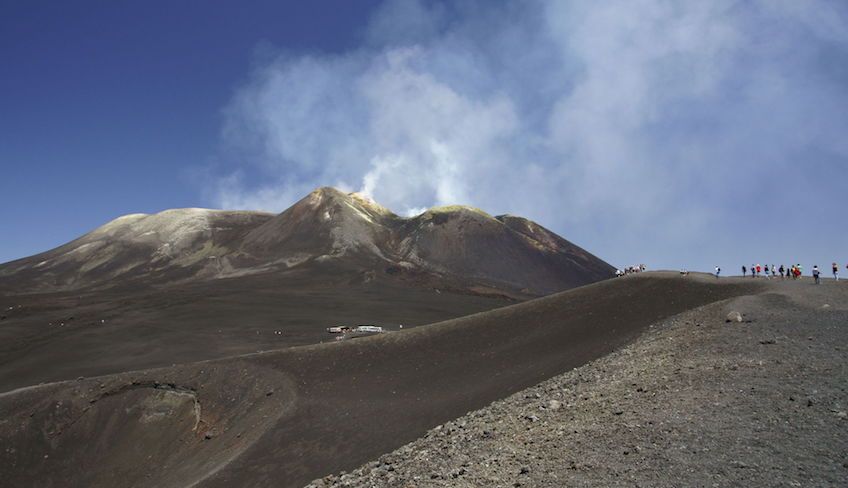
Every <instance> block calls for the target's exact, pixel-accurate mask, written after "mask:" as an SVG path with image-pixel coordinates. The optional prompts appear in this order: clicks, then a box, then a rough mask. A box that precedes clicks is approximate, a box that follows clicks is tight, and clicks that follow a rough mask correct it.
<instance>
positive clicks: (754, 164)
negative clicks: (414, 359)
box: [0, 0, 848, 272]
mask: <svg viewBox="0 0 848 488" xmlns="http://www.w3.org/2000/svg"><path fill="white" fill-rule="evenodd" d="M284 3H287V4H288V5H286V4H284ZM278 4H279V5H278ZM132 5H134V7H131V8H129V7H118V6H117V2H91V3H90V4H88V5H86V4H84V3H78V2H75V3H74V4H73V6H70V3H68V6H65V7H62V6H59V7H56V6H49V7H48V6H39V5H38V4H37V3H36V2H18V3H17V4H12V5H11V6H8V5H6V6H3V7H0V9H2V10H0V60H2V62H3V64H2V66H3V69H2V73H0V164H2V169H3V174H2V177H0V203H1V204H2V208H0V217H2V220H3V229H4V232H3V239H2V240H0V261H6V260H10V259H14V258H17V257H22V256H25V255H29V254H33V253H35V252H39V251H43V250H46V249H48V248H50V247H53V246H55V245H58V244H61V243H63V242H66V241H68V240H70V239H72V238H74V237H77V236H78V235H80V234H82V233H84V232H86V231H88V230H90V229H92V228H94V227H96V226H98V225H100V224H102V223H105V222H106V221H108V220H110V219H112V218H114V217H116V216H118V215H121V214H126V213H133V212H148V213H149V212H155V211H159V210H163V209H166V208H172V207H185V206H207V207H217V208H252V209H265V210H273V211H279V210H282V209H284V208H286V207H287V206H288V205H290V204H291V203H293V202H294V201H296V200H297V199H299V198H300V197H302V196H303V195H305V194H306V193H308V192H309V191H310V190H311V189H313V188H315V187H318V186H324V185H332V186H338V187H341V188H343V189H347V190H350V191H354V190H355V191H363V192H366V193H368V194H370V195H371V196H372V197H373V198H374V199H376V200H377V201H379V202H381V203H383V204H384V205H386V206H388V207H389V208H391V209H393V210H394V211H396V212H397V213H401V214H414V213H416V212H418V211H420V210H421V209H422V208H426V207H429V206H432V205H437V204H450V203H465V204H470V205H474V206H478V207H481V208H483V209H485V210H487V211H488V212H490V213H492V214H499V213H512V214H517V215H522V216H526V217H529V218H531V219H534V220H536V221H537V222H539V223H541V224H542V225H545V226H546V227H548V228H550V229H552V230H554V231H556V232H558V233H559V234H561V235H563V236H564V237H566V238H568V239H570V240H572V241H574V242H575V243H577V244H579V245H581V246H583V247H585V248H586V249H588V250H590V251H592V252H594V253H595V254H597V255H598V256H600V257H601V258H603V259H605V260H607V261H609V262H610V263H612V264H614V265H617V266H623V265H626V264H632V263H647V264H648V265H649V267H652V268H678V267H688V268H690V269H704V270H706V269H712V267H713V266H714V265H716V264H719V265H721V266H722V267H723V268H724V269H725V270H726V272H737V268H738V267H739V266H740V265H742V264H751V263H753V262H775V263H777V264H780V263H781V262H783V263H788V262H790V261H797V262H802V263H804V264H806V265H807V266H811V265H812V264H819V266H827V265H829V263H830V262H831V261H833V260H839V261H841V262H842V265H843V266H844V265H845V263H848V222H846V219H845V211H846V209H848V192H846V188H847V187H848V3H845V2H841V1H838V0H835V1H824V0H821V1H814V0H809V1H803V2H799V1H794V0H785V1H782V0H762V1H753V0H749V1H722V0H713V1H710V2H699V1H692V2H680V1H667V0H620V1H617V0H610V1H594V2H583V1H575V2H568V1H549V2H546V1H523V2H505V3H498V2H493V1H458V2H424V1H415V0H397V1H395V0H389V1H385V2H372V3H367V2H347V1H339V2H329V1H327V2H251V3H250V4H249V5H248V2H238V3H235V2H233V3H232V4H231V5H230V6H229V7H222V5H224V2H201V1H198V2H187V1H182V2H143V3H134V4H132Z"/></svg>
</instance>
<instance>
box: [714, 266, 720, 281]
mask: <svg viewBox="0 0 848 488" xmlns="http://www.w3.org/2000/svg"><path fill="white" fill-rule="evenodd" d="M715 273H716V278H718V275H720V274H721V268H719V267H718V266H716V268H715Z"/></svg>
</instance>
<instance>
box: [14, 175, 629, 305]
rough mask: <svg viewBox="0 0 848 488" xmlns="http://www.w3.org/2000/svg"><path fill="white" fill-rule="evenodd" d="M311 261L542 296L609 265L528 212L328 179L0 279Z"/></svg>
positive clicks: (170, 276)
mask: <svg viewBox="0 0 848 488" xmlns="http://www.w3.org/2000/svg"><path fill="white" fill-rule="evenodd" d="M310 262H316V263H326V262H332V263H337V264H328V265H327V266H338V267H340V268H344V269H348V270H351V269H356V270H360V271H361V272H367V273H371V274H373V273H382V272H384V271H385V272H386V273H389V274H391V275H392V276H395V277H402V276H401V275H405V274H408V276H409V277H410V279H414V280H425V281H426V280H434V282H437V283H442V285H444V283H445V282H450V283H452V285H451V286H456V287H460V288H467V289H469V290H473V289H476V288H479V287H483V288H494V289H500V290H509V291H511V292H516V291H517V292H520V293H524V294H536V295H539V294H546V293H550V292H553V291H559V290H563V289H566V288H569V287H573V286H577V285H582V284H586V283H591V282H593V281H598V280H600V279H604V278H607V277H610V276H611V275H612V271H613V268H612V267H611V266H609V265H608V264H607V263H604V262H603V261H601V260H599V259H598V258H596V257H595V256H593V255H591V254H590V253H588V252H586V251H584V250H583V249H581V248H579V247H577V246H575V245H574V244H572V243H570V242H568V241H567V240H565V239H563V238H561V237H560V236H558V235H556V234H554V233H553V232H551V231H549V230H547V229H545V228H544V227H542V226H540V225H538V224H536V223H535V222H532V221H530V220H527V219H524V218H521V217H513V216H498V217H493V216H492V215H490V214H488V213H487V212H485V211H483V210H481V209H479V208H475V207H471V206H467V205H448V206H441V207H434V208H431V209H429V210H427V211H425V212H424V213H422V214H420V215H418V216H416V217H411V218H403V217H399V216H397V215H395V214H394V213H393V212H391V211H390V210H389V209H387V208H386V207H383V206H382V205H380V204H378V203H377V202H375V201H374V200H373V199H372V198H371V197H370V196H369V195H367V194H363V193H345V192H343V191H341V190H338V189H336V188H332V187H321V188H317V189H315V190H313V191H312V192H310V193H309V194H308V195H306V196H305V197H304V198H302V199H301V200H299V201H298V202H297V203H295V204H294V205H292V206H291V207H289V208H288V209H286V210H285V211H284V212H282V213H280V214H278V215H271V214H265V213H260V212H244V211H239V212H229V211H221V210H207V209H193V208H189V209H174V210H166V211H163V212H159V213H156V214H151V215H147V214H132V215H127V216H124V217H120V218H118V219H115V220H113V221H112V222H110V223H108V224H106V225H104V226H102V227H100V228H98V229H97V230H95V231H93V232H91V233H89V234H87V235H85V236H83V237H81V238H79V239H77V240H75V241H73V242H70V243H68V244H66V245H64V246H61V247H59V248H56V249H54V250H52V251H48V252H46V253H42V254H40V255H37V256H32V257H30V258H24V259H22V260H18V261H17V262H14V263H9V265H6V266H2V267H0V278H5V279H7V282H8V283H14V285H15V287H16V289H22V288H23V287H24V285H23V284H24V283H31V284H30V285H26V286H27V287H29V288H33V289H37V288H40V289H51V288H58V289H62V288H75V287H84V286H92V285H97V286H108V284H109V283H110V282H112V281H113V280H114V279H115V278H117V277H119V276H120V277H125V278H130V277H135V279H139V280H146V281H148V282H149V281H152V280H159V282H161V283H170V282H179V281H184V280H203V279H212V278H220V277H228V276H243V275H249V274H257V273H269V272H281V273H283V272H285V271H286V270H287V269H290V268H293V267H300V266H302V265H304V263H310ZM387 270H391V273H390V272H389V271H387ZM428 277H429V278H428ZM0 281H2V280H0ZM0 285H2V282H0ZM440 286H441V285H440Z"/></svg>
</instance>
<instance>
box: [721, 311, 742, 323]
mask: <svg viewBox="0 0 848 488" xmlns="http://www.w3.org/2000/svg"><path fill="white" fill-rule="evenodd" d="M725 322H740V323H741V322H742V314H741V313H739V312H730V313H728V314H727V319H726V320H725Z"/></svg>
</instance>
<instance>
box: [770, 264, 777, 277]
mask: <svg viewBox="0 0 848 488" xmlns="http://www.w3.org/2000/svg"><path fill="white" fill-rule="evenodd" d="M771 277H772V278H777V273H776V272H775V271H774V265H773V264H772V265H771Z"/></svg>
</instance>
